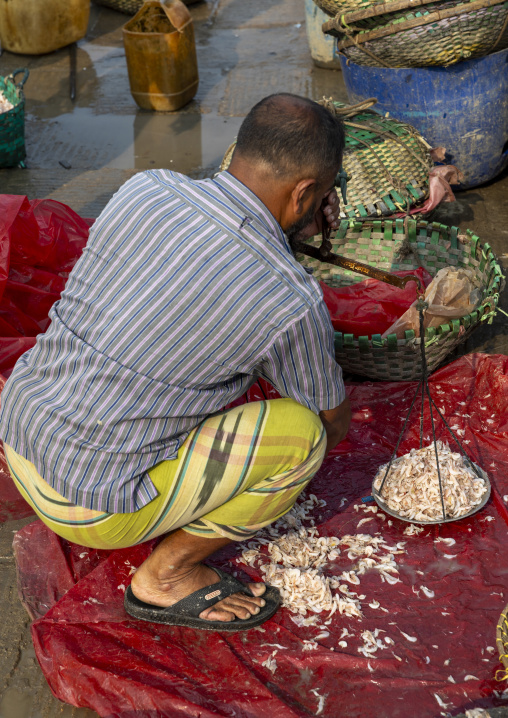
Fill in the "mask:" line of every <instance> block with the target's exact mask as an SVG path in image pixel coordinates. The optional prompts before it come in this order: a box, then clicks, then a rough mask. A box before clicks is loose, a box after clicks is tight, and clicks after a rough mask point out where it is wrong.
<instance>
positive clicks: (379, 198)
mask: <svg viewBox="0 0 508 718" xmlns="http://www.w3.org/2000/svg"><path fill="white" fill-rule="evenodd" d="M374 103H375V100H367V101H366V102H364V103H361V104H360V105H352V106H348V105H344V104H342V103H340V102H333V101H332V100H327V101H326V102H325V104H326V106H327V107H328V108H329V109H330V110H331V111H335V112H336V113H337V114H338V115H339V116H341V117H342V118H343V120H344V125H345V131H346V148H345V151H344V159H343V169H344V170H345V171H346V172H347V174H348V177H349V179H348V182H347V204H346V205H345V206H341V216H342V217H344V218H346V217H383V216H384V217H387V216H390V215H393V214H395V213H397V212H401V211H407V210H408V209H412V208H413V207H417V206H418V205H420V204H422V203H423V202H424V201H425V199H427V197H428V195H429V170H430V168H431V167H432V160H431V157H430V152H429V149H430V148H429V145H428V144H427V143H426V142H425V140H424V139H423V138H422V136H421V135H420V134H418V132H417V131H416V130H415V129H414V127H411V125H407V124H405V123H403V122H399V121H398V120H395V119H392V118H388V117H383V116H382V115H379V114H378V113H376V112H373V111H372V110H370V109H368V108H369V107H371V106H372V105H373V104H374ZM234 148H235V143H233V144H232V145H231V146H230V147H229V149H228V150H227V152H226V154H225V156H224V159H223V161H222V164H221V169H222V170H224V169H227V168H228V167H229V163H230V161H231V157H232V155H233V151H234Z"/></svg>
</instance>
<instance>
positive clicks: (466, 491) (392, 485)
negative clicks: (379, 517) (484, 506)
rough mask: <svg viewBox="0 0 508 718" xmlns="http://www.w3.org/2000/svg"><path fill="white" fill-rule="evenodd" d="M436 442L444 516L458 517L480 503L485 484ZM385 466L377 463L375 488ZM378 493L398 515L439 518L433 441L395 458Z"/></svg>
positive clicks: (456, 455) (439, 498) (440, 515)
mask: <svg viewBox="0 0 508 718" xmlns="http://www.w3.org/2000/svg"><path fill="white" fill-rule="evenodd" d="M436 444H437V450H438V457H439V470H440V473H441V482H442V486H443V499H444V505H445V512H446V518H459V517H460V516H464V514H467V513H468V512H469V511H472V509H473V508H474V507H475V506H478V504H480V503H481V501H482V499H483V497H484V496H485V493H486V491H487V484H486V482H485V481H484V479H482V478H479V477H478V476H477V475H476V474H475V473H474V471H473V470H472V468H471V467H470V466H469V465H468V463H467V462H466V461H465V460H464V458H463V457H462V456H461V455H460V454H457V453H454V452H452V451H451V450H450V447H449V446H448V445H447V444H443V443H442V442H441V441H438V442H436ZM386 469H387V465H385V466H381V467H380V469H379V470H378V472H377V474H376V477H375V479H374V489H376V491H378V492H379V488H380V486H381V483H382V482H383V479H384V476H385V473H386ZM380 496H381V498H382V499H383V501H385V502H386V505H387V507H388V508H389V509H391V510H392V511H394V512H395V513H397V514H398V515H399V516H400V517H402V518H406V519H411V520H413V521H421V522H425V521H436V520H439V519H441V518H443V509H442V506H441V494H440V491H439V477H438V473H437V467H436V454H435V450H434V444H430V446H426V447H424V448H423V449H411V451H410V452H409V454H405V456H401V457H399V458H398V459H395V461H394V462H393V464H392V466H391V469H390V473H389V474H388V476H387V478H386V481H385V484H384V486H383V491H382V492H381V494H380Z"/></svg>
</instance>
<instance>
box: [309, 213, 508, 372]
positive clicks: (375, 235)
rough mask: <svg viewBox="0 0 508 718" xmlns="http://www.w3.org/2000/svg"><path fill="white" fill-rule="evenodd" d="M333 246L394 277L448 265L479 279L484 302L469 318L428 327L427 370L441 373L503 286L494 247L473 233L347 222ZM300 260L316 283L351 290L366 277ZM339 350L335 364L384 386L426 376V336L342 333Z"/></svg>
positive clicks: (420, 224)
mask: <svg viewBox="0 0 508 718" xmlns="http://www.w3.org/2000/svg"><path fill="white" fill-rule="evenodd" d="M320 241H321V238H319V239H318V238H315V239H314V240H311V243H312V242H313V243H315V244H316V245H319V243H320ZM331 241H332V245H333V251H334V252H335V253H336V254H340V255H342V256H345V257H348V258H351V259H355V260H357V261H360V262H364V263H365V264H370V265H371V266H375V267H379V268H380V269H386V270H388V271H390V272H393V271H397V270H409V269H416V268H418V267H420V266H423V267H425V268H426V269H427V270H428V272H429V273H430V274H431V275H432V276H434V275H435V274H436V273H437V272H438V271H439V270H440V269H442V268H443V267H447V266H454V267H466V268H471V269H473V270H474V272H475V280H476V282H477V284H478V286H479V288H481V289H482V290H483V292H482V293H483V298H482V302H481V305H480V307H479V308H478V309H477V310H476V311H474V312H472V313H471V314H468V315H467V316H465V317H462V318H460V319H453V320H452V321H450V322H449V323H447V324H442V325H441V326H440V327H438V328H437V329H436V328H434V327H432V328H428V329H427V330H426V333H425V346H426V353H427V363H428V367H429V371H433V370H434V369H436V367H437V366H439V364H440V363H441V362H442V361H443V360H444V358H445V357H446V356H447V355H448V354H449V353H450V352H451V351H453V350H454V349H455V347H456V346H458V345H459V344H461V343H462V342H463V341H465V339H467V337H468V336H469V335H470V334H471V332H472V331H473V330H474V328H475V327H476V326H478V325H479V324H480V322H481V321H482V320H483V319H486V318H490V317H491V316H492V315H493V312H494V311H495V309H496V306H497V303H498V297H499V292H500V290H501V289H502V283H503V276H502V272H501V268H500V266H499V264H498V262H497V260H496V257H495V256H494V254H493V252H492V250H491V249H490V247H489V245H488V244H484V245H483V244H482V243H481V242H480V240H479V238H478V237H477V236H476V235H474V234H473V233H472V232H471V231H469V230H466V231H465V232H464V233H459V230H458V228H457V227H447V226H445V225H442V224H437V223H431V222H424V221H417V220H412V219H409V218H406V219H405V220H402V219H400V220H399V219H397V220H391V221H390V220H373V221H367V222H359V221H354V220H350V221H348V220H343V221H342V222H341V224H340V227H339V229H338V230H337V232H336V235H335V237H334V238H333V239H332V240H331ZM297 259H298V260H299V261H301V263H302V264H303V265H304V266H306V267H309V268H312V269H313V270H314V272H313V274H314V276H315V277H316V279H319V280H321V281H324V282H326V284H329V285H330V286H335V287H340V286H346V285H350V284H354V283H357V282H361V281H362V280H363V279H364V278H363V277H362V276H360V275H358V274H354V273H353V272H351V271H348V270H344V269H341V268H339V267H335V266H333V265H331V264H326V263H322V262H318V261H317V260H314V259H310V258H309V257H305V256H304V255H297ZM335 350H336V357H337V362H338V363H339V364H340V365H341V367H342V368H343V369H344V370H347V371H350V372H353V373H354V374H361V375H364V376H368V377H371V378H374V379H383V380H386V381H407V380H414V379H419V378H420V377H421V363H420V362H421V358H420V339H419V338H416V337H415V333H414V331H412V330H411V331H407V332H406V336H405V339H397V337H396V335H395V334H391V335H389V336H388V337H386V338H385V339H382V338H381V335H373V336H372V337H367V336H363V337H356V336H354V335H352V334H342V333H341V332H336V333H335Z"/></svg>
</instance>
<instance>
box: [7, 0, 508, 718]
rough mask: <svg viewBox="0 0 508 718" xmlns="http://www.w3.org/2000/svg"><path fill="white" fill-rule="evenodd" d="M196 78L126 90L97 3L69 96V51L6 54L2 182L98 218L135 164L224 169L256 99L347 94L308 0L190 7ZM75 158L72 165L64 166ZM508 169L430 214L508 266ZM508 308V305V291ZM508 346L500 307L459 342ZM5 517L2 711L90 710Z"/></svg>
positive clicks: (116, 34)
mask: <svg viewBox="0 0 508 718" xmlns="http://www.w3.org/2000/svg"><path fill="white" fill-rule="evenodd" d="M191 12H192V15H193V17H194V21H195V27H196V39H197V52H198V62H199V72H200V86H199V90H198V93H197V96H196V98H195V100H193V102H191V103H190V104H189V105H188V106H187V107H186V108H184V109H183V110H182V111H180V112H178V113H168V114H156V113H149V112H144V111H141V110H138V109H137V107H136V105H135V103H134V101H133V99H132V97H131V94H130V91H129V83H128V78H127V71H126V64H125V57H124V51H123V43H122V32H121V28H122V25H123V24H124V23H125V22H126V21H127V19H128V17H127V16H125V15H122V14H120V13H117V12H115V11H113V10H109V9H106V8H102V7H99V6H97V5H93V4H92V11H91V16H90V24H89V29H88V34H87V37H86V38H85V39H84V40H82V41H81V42H80V43H79V44H78V48H77V70H78V71H77V86H76V89H77V97H76V101H75V102H72V101H71V99H70V94H69V69H70V53H69V50H68V49H63V50H61V51H59V52H56V53H53V54H51V55H47V56H42V57H28V56H19V55H12V54H9V53H7V52H4V54H3V55H2V57H0V74H2V75H6V74H8V73H9V72H11V71H12V70H14V69H16V68H18V67H28V68H29V70H30V78H29V80H28V82H27V84H26V86H25V91H26V98H27V104H26V113H27V116H26V135H27V142H26V144H27V153H28V157H27V166H28V169H26V170H21V169H12V170H0V192H1V193H12V194H27V195H28V196H29V198H30V199H33V198H43V197H51V198H53V199H57V200H60V201H61V202H65V203H66V204H68V205H70V206H71V207H72V208H73V209H75V210H76V211H77V212H79V213H80V214H81V215H82V216H87V217H96V216H97V215H98V214H99V213H100V211H101V210H102V208H103V207H104V206H105V205H106V203H107V201H108V200H109V198H110V197H111V195H112V194H113V193H114V192H115V191H116V190H117V189H118V187H119V186H120V185H121V184H122V183H123V182H124V181H125V180H126V179H128V178H129V177H130V176H131V175H132V174H133V173H135V172H137V171H139V170H143V169H147V168H155V167H170V168H172V169H175V170H177V171H180V172H184V173H186V174H188V175H190V176H192V177H205V176H209V175H211V174H213V173H214V172H215V171H217V169H218V167H219V164H220V160H221V158H222V156H223V154H224V152H225V150H226V148H227V147H228V145H229V144H230V143H231V141H232V140H233V139H234V136H235V134H236V132H237V130H238V127H239V126H240V123H241V121H242V118H243V117H244V116H245V114H246V113H247V112H248V110H249V109H250V107H252V105H253V104H255V103H256V102H257V101H258V100H259V99H261V98H262V97H264V96H265V95H267V94H270V93H272V92H277V91H289V92H295V93H297V94H301V95H306V96H309V97H312V98H314V99H316V100H317V99H320V98H321V97H322V96H323V95H326V96H330V95H332V96H333V97H334V98H335V99H338V100H343V101H347V95H346V92H345V88H344V84H343V81H342V76H341V73H340V72H338V71H334V70H324V69H319V68H316V67H314V66H313V63H312V60H311V57H310V53H309V50H308V47H307V41H306V36H305V24H304V22H305V17H304V2H303V0H207V2H201V3H198V4H197V5H194V6H192V7H191ZM65 167H69V169H65ZM507 193H508V174H507V175H505V176H504V177H502V178H500V179H498V180H497V181H495V182H493V183H491V184H490V185H489V186H486V187H482V188H477V189H473V190H470V191H468V192H463V193H459V194H458V195H457V202H455V203H454V204H448V205H443V206H442V207H441V208H440V209H439V210H438V211H437V213H436V216H435V217H434V219H436V220H438V221H441V222H444V223H446V224H454V225H459V226H462V227H470V228H471V229H473V230H475V231H476V232H477V233H478V234H479V235H480V236H481V237H482V238H483V239H485V240H487V241H488V242H489V243H490V244H491V246H492V247H493V249H494V251H495V252H496V253H497V254H498V256H499V257H500V259H501V261H502V262H503V263H504V266H505V267H508V203H507V201H506V197H507ZM502 306H503V307H504V309H505V311H508V302H507V299H506V292H505V293H504V296H503V298H502ZM464 351H485V352H490V353H496V352H501V353H505V354H506V353H508V320H507V318H506V317H505V316H503V315H502V314H499V315H498V316H497V318H496V319H495V321H494V323H493V325H491V326H484V327H482V329H481V330H478V331H477V332H476V333H475V334H474V335H473V337H472V338H471V339H470V340H469V341H468V343H467V345H466V346H465V347H463V348H462V349H460V350H459V353H462V352H464ZM29 520H30V519H28V520H27V519H25V520H22V521H17V522H14V521H12V522H7V523H5V524H3V525H1V526H0V606H1V614H2V616H3V619H4V620H2V621H1V622H0V718H53V717H54V716H62V717H65V718H71V716H72V717H73V718H91V717H92V716H94V715H96V714H95V713H93V712H92V711H88V710H86V709H76V708H72V707H70V706H67V705H64V704H62V703H60V702H59V701H57V700H56V699H55V698H54V697H53V696H52V694H51V692H50V690H49V688H48V686H47V685H46V682H45V680H44V677H43V676H42V673H41V671H40V669H39V667H38V665H37V662H36V660H35V654H34V652H33V648H32V645H31V639H30V633H29V619H28V616H27V615H26V613H25V612H24V609H23V608H22V606H21V604H20V603H19V600H18V598H17V592H16V577H15V567H14V561H13V558H12V552H11V543H12V535H13V532H14V531H16V530H18V529H19V528H20V527H21V526H22V525H24V524H25V523H27V521H29Z"/></svg>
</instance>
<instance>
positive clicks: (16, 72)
mask: <svg viewBox="0 0 508 718" xmlns="http://www.w3.org/2000/svg"><path fill="white" fill-rule="evenodd" d="M20 72H24V73H25V74H24V75H23V79H22V80H21V82H18V84H17V85H16V82H15V80H14V78H15V77H16V75H19V73H20ZM29 74H30V73H29V72H28V68H26V67H20V68H18V69H17V70H14V72H11V74H10V75H9V78H10V79H11V80H12V81H13V83H14V84H15V85H16V87H17V88H18V89H20V90H21V89H22V88H23V85H24V84H25V82H26V81H27V80H28V75H29Z"/></svg>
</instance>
